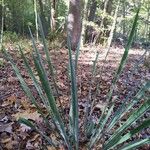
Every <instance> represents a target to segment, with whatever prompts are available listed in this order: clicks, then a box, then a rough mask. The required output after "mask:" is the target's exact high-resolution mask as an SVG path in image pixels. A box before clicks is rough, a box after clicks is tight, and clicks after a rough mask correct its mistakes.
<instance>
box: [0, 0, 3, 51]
mask: <svg viewBox="0 0 150 150" xmlns="http://www.w3.org/2000/svg"><path fill="white" fill-rule="evenodd" d="M0 11H1V18H0V19H1V35H0V50H1V48H2V44H3V31H4V0H2V5H1V10H0Z"/></svg>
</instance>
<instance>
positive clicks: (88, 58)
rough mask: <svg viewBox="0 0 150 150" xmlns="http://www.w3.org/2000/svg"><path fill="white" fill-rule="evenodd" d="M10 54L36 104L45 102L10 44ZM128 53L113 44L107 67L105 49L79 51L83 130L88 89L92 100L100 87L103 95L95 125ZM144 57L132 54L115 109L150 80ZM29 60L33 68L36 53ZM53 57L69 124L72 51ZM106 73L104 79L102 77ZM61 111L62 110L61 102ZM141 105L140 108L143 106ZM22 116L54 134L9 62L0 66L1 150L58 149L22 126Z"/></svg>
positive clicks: (56, 52) (98, 100)
mask: <svg viewBox="0 0 150 150" xmlns="http://www.w3.org/2000/svg"><path fill="white" fill-rule="evenodd" d="M39 49H40V52H41V54H42V59H43V60H44V59H45V57H46V56H45V55H44V54H43V50H42V45H39ZM8 51H9V53H10V54H11V55H12V57H13V59H14V61H15V64H16V65H17V66H18V68H19V70H20V72H21V74H22V76H23V78H24V79H25V81H26V82H27V84H28V85H29V87H30V88H31V90H32V92H33V95H34V96H35V98H36V100H37V101H38V102H39V103H40V100H39V96H38V94H37V92H36V90H35V88H34V85H33V82H32V80H31V79H30V78H29V75H28V73H27V72H26V70H25V68H24V64H23V60H22V59H21V58H20V56H19V54H18V52H17V51H16V50H15V48H14V47H12V46H10V47H9V48H8ZM97 51H98V52H99V59H98V63H97V72H96V76H95V78H94V79H93V78H92V74H91V71H92V66H93V61H94V60H95V57H96V53H97ZM123 52H124V48H123V47H120V46H118V47H115V46H113V47H112V48H111V49H110V53H109V55H108V58H107V61H106V63H105V61H104V57H105V54H106V49H104V48H102V47H100V46H97V47H95V46H91V47H90V46H87V47H84V48H83V49H82V50H81V51H80V56H79V62H78V72H77V74H78V76H77V82H78V99H79V113H80V121H81V123H80V126H81V128H82V124H83V122H82V119H83V118H84V115H85V108H86V106H87V102H88V99H89V86H90V85H91V97H92V98H93V97H94V96H95V92H96V86H97V85H99V91H98V94H97V95H96V97H95V100H96V101H95V102H96V103H95V105H94V109H93V113H92V117H93V121H94V122H95V123H96V122H97V118H98V117H99V116H100V114H101V110H102V108H103V107H104V106H105V104H106V97H107V96H106V95H107V93H108V91H109V88H110V86H111V82H112V79H113V77H114V74H115V71H116V69H117V67H118V65H119V62H120V60H121V56H122V54H123ZM143 53H144V50H141V49H131V50H130V52H129V58H128V60H127V64H126V65H125V68H124V70H123V72H122V74H121V76H120V79H119V80H118V82H117V86H116V87H115V90H114V94H113V100H115V101H116V102H115V109H116V108H117V107H118V105H119V104H121V103H122V102H124V100H125V99H126V98H127V96H128V97H129V98H132V97H133V96H134V95H135V93H136V92H137V91H138V90H139V89H140V86H141V85H142V84H143V83H144V82H145V81H146V80H150V69H149V68H147V67H145V66H144V65H143V61H144V58H143V57H142V55H143ZM26 56H27V58H28V59H29V62H30V66H31V67H32V68H33V69H34V65H33V64H34V63H33V61H32V58H31V53H29V54H26ZM50 56H51V58H52V62H53V65H54V69H55V73H56V74H57V77H56V81H57V86H58V90H59V95H58V94H57V93H55V92H54V96H55V97H56V101H57V100H58V99H59V100H60V101H61V103H62V105H63V111H64V112H65V113H66V115H64V116H65V118H64V119H66V120H67V117H68V113H69V108H70V106H69V101H70V82H69V74H68V68H69V65H68V51H67V49H64V48H62V49H59V50H57V49H55V50H50ZM0 57H1V58H3V56H2V54H0ZM43 62H44V66H45V68H46V69H47V68H48V66H47V64H46V63H45V61H43ZM103 64H104V66H103ZM102 66H103V67H102ZM137 66H138V67H137ZM102 68H103V69H102ZM101 71H102V76H100V74H101ZM47 73H48V76H49V79H50V80H51V77H50V74H49V72H48V71H47ZM91 80H92V82H91ZM52 86H53V85H52ZM57 102H58V101H57ZM41 105H42V104H41ZM58 107H60V104H59V103H58ZM136 107H138V105H137V106H136ZM43 109H44V108H43ZM19 117H25V118H27V119H30V120H32V121H33V122H36V124H37V125H38V127H39V128H40V129H41V130H42V131H43V132H46V133H47V134H50V133H49V132H50V131H47V130H48V129H47V127H46V126H45V125H44V123H43V120H42V118H41V116H40V115H39V114H38V113H37V111H36V109H35V107H34V106H33V105H32V104H31V103H30V101H29V100H28V98H27V96H25V94H24V92H23V90H22V88H21V86H20V83H19V81H18V79H17V77H16V75H15V73H14V71H13V69H12V67H11V65H10V63H9V62H7V61H5V60H4V63H3V65H1V66H0V150H16V149H19V150H22V149H26V150H34V149H36V150H37V149H48V150H52V149H54V148H53V147H50V146H47V145H46V142H45V141H44V140H43V138H41V136H40V135H39V134H38V133H37V132H35V131H34V130H32V129H31V128H29V127H27V126H25V125H23V124H20V123H18V121H17V120H18V118H19ZM143 118H150V112H147V114H145V115H144V116H143ZM143 118H142V119H143ZM139 122H140V121H139ZM139 122H138V123H139ZM54 134H55V132H54V133H53V135H52V138H53V139H54V140H57V136H56V135H54ZM149 135H150V129H145V130H144V131H143V132H142V133H140V134H138V135H137V136H136V138H143V137H145V136H149ZM149 148H150V147H149V146H148V145H146V146H143V147H142V148H140V150H141V149H143V150H144V149H145V150H146V149H147V150H148V149H149ZM60 149H63V148H60Z"/></svg>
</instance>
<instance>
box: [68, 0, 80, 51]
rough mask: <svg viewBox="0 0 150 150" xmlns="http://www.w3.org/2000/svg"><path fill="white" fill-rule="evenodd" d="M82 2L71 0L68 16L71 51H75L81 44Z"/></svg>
mask: <svg viewBox="0 0 150 150" xmlns="http://www.w3.org/2000/svg"><path fill="white" fill-rule="evenodd" d="M80 4H81V2H80V0H70V6H69V15H68V26H67V30H68V33H67V34H68V36H69V38H70V40H71V49H72V50H73V51H75V50H76V49H77V46H78V44H79V42H80V37H81V30H82V26H81V8H80V6H81V5H80Z"/></svg>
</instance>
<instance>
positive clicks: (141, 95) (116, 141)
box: [4, 9, 150, 150]
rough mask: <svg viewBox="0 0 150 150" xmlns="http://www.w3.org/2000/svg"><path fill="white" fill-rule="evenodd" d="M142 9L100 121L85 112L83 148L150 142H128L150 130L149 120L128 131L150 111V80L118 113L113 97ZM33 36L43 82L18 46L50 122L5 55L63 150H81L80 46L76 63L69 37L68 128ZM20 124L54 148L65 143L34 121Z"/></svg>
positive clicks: (123, 147) (124, 147)
mask: <svg viewBox="0 0 150 150" xmlns="http://www.w3.org/2000/svg"><path fill="white" fill-rule="evenodd" d="M139 10H140V9H138V11H137V13H136V15H135V19H134V23H133V26H132V30H131V33H130V35H129V39H128V43H127V45H126V48H125V51H124V54H123V57H122V60H121V62H120V65H119V67H118V70H117V72H116V75H115V77H114V79H113V81H112V86H111V88H110V91H109V93H108V95H107V106H106V107H105V108H104V110H103V112H102V114H101V117H100V118H99V119H98V124H95V123H94V122H92V120H90V119H88V118H90V116H91V113H89V111H86V113H87V114H86V117H87V119H85V121H86V123H85V130H84V131H85V135H86V139H87V140H86V142H85V145H84V148H87V149H93V148H94V147H95V146H97V145H100V147H99V148H98V149H102V150H109V149H120V150H128V149H135V148H137V147H139V146H141V145H143V144H147V143H150V137H148V138H145V139H142V140H138V141H132V142H129V143H127V142H126V141H127V140H129V139H130V138H131V137H133V136H134V135H135V134H137V133H139V132H140V131H141V130H143V129H144V128H147V127H149V126H150V119H148V120H144V121H143V122H142V123H141V124H140V125H138V126H137V127H136V128H134V129H132V130H130V131H128V129H129V128H130V127H131V125H132V124H133V123H134V122H135V121H137V120H138V119H139V118H140V117H141V116H142V115H143V114H144V113H146V112H147V111H148V110H149V109H150V97H148V96H146V93H147V92H150V91H149V90H150V81H147V82H145V84H144V85H143V86H142V87H141V89H140V90H139V91H138V92H137V94H136V95H135V96H134V97H133V99H131V100H129V98H128V97H127V98H126V101H125V102H124V103H123V104H121V105H120V107H119V108H118V109H117V110H116V112H114V113H112V112H113V108H114V104H115V101H112V94H113V91H114V87H115V85H116V83H117V81H118V78H119V76H120V74H121V72H122V70H123V67H124V65H125V63H126V60H127V57H128V52H129V49H130V46H131V43H132V39H133V36H134V32H135V28H136V26H137V21H138V14H139ZM39 26H40V32H41V35H42V41H43V45H44V51H45V53H46V59H47V62H48V65H49V70H50V73H51V76H52V81H53V82H54V86H55V88H57V85H56V82H55V74H54V71H53V66H52V63H51V59H50V56H49V52H48V48H47V46H46V42H45V37H44V34H43V30H42V24H41V22H40V19H39ZM30 34H31V37H32V42H33V49H34V53H33V60H34V64H35V68H36V71H37V73H38V76H39V79H40V83H39V81H38V80H37V78H36V77H35V75H34V72H33V71H32V69H31V67H30V65H29V63H28V60H27V58H26V57H25V55H24V54H23V51H22V48H21V47H19V50H20V53H21V57H22V59H23V60H24V64H25V67H26V69H27V71H28V73H29V75H30V77H31V79H32V80H33V83H34V86H35V88H36V90H37V92H38V94H39V97H40V99H41V100H42V103H43V104H44V105H45V109H46V110H47V112H48V114H49V116H50V119H49V118H48V117H47V115H45V113H44V112H43V109H42V108H41V106H40V105H39V104H38V102H37V101H36V99H35V98H34V96H33V94H32V92H31V90H30V88H29V87H28V85H27V84H26V82H25V81H24V79H23V77H22V76H21V74H20V72H19V69H18V68H17V66H16V64H15V63H14V62H13V59H12V58H11V56H10V55H9V54H8V53H7V51H6V50H4V54H5V56H6V58H7V59H8V60H9V61H10V63H11V65H12V67H13V69H14V71H15V73H16V75H17V77H18V79H19V81H20V83H21V86H22V88H23V90H24V91H25V93H26V95H27V96H28V98H29V99H30V100H31V102H32V103H33V104H34V105H35V107H36V109H37V111H38V112H39V113H40V114H41V116H42V117H43V120H44V122H45V124H46V125H47V127H48V128H51V124H52V123H53V125H54V126H55V129H56V131H57V132H58V133H59V135H60V138H61V139H62V140H63V141H64V143H65V144H63V146H64V149H68V150H72V149H76V150H78V149H80V143H81V141H80V139H79V137H80V131H79V130H80V129H79V114H78V111H79V110H78V98H77V83H76V78H77V61H78V55H79V47H78V48H77V53H76V57H75V58H76V59H75V61H74V60H73V58H72V51H71V48H70V47H71V45H70V38H69V37H68V53H69V68H70V69H69V74H70V81H71V102H70V113H69V125H68V124H65V123H64V120H63V118H62V116H63V115H64V114H63V113H64V112H63V110H62V111H59V108H58V107H57V104H56V101H55V98H54V96H53V91H52V87H51V84H50V83H49V80H48V77H47V75H46V71H45V68H44V66H43V61H42V59H41V55H40V53H39V50H38V48H37V47H36V44H35V40H34V38H33V36H32V33H31V31H30ZM97 60H98V55H97V56H96V59H95V62H94V64H93V74H94V73H95V68H96V67H95V66H96V62H97ZM141 99H144V102H143V103H142V104H141V105H140V106H139V108H137V109H133V111H131V109H132V108H133V107H134V106H135V105H136V104H137V103H138V102H140V100H141ZM91 109H92V108H91ZM127 113H128V119H127V120H126V121H124V122H123V123H122V124H121V125H120V126H119V127H118V128H117V127H116V125H117V124H118V122H119V121H121V119H122V117H124V116H125V115H126V114H127ZM112 114H113V115H112ZM19 121H20V122H21V123H24V124H25V125H27V126H29V127H31V128H33V129H34V130H36V131H37V132H39V133H40V135H41V136H42V137H43V138H44V139H45V140H46V141H47V142H48V144H50V145H52V146H54V147H59V144H60V145H62V143H59V141H58V143H56V142H54V141H53V139H52V138H51V136H47V134H46V133H44V132H42V131H40V130H39V129H38V127H37V126H36V124H35V123H34V122H31V121H29V120H27V119H24V118H20V119H19ZM50 122H52V123H50ZM105 137H107V138H105ZM62 140H61V141H62ZM126 143H127V144H126ZM82 145H83V144H82ZM81 149H82V148H81Z"/></svg>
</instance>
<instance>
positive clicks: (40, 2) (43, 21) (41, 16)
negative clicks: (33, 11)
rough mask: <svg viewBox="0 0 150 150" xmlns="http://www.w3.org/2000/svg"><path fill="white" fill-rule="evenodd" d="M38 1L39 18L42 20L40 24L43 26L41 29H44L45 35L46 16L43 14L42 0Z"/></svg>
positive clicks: (46, 29) (46, 26)
mask: <svg viewBox="0 0 150 150" xmlns="http://www.w3.org/2000/svg"><path fill="white" fill-rule="evenodd" d="M38 2H39V7H40V13H41V15H40V18H41V22H42V26H43V31H44V34H45V36H47V35H48V27H49V25H48V22H47V21H46V17H45V14H44V7H43V3H42V0H38Z"/></svg>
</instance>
